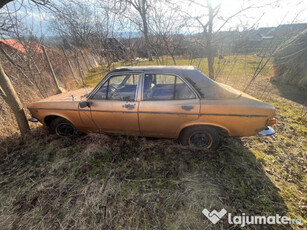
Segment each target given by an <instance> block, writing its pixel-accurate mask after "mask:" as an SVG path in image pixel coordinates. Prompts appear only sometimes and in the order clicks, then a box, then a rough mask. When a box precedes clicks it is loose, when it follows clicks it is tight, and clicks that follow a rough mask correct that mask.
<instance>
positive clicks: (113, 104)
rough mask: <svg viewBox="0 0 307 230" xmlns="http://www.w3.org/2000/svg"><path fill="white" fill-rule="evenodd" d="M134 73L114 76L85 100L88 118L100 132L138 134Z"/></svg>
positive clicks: (135, 75)
mask: <svg viewBox="0 0 307 230" xmlns="http://www.w3.org/2000/svg"><path fill="white" fill-rule="evenodd" d="M139 79H140V76H139V74H138V73H114V74H112V75H110V76H108V77H107V80H106V81H104V83H103V84H102V85H101V86H100V88H99V89H98V90H96V92H94V94H93V95H91V97H90V99H89V100H88V101H89V102H91V103H92V104H91V107H90V110H91V116H92V120H93V122H94V123H95V126H96V128H97V130H98V131H100V132H110V133H122V134H130V135H139V124H138V114H137V111H138V106H139V102H137V100H136V98H137V91H138V84H139Z"/></svg>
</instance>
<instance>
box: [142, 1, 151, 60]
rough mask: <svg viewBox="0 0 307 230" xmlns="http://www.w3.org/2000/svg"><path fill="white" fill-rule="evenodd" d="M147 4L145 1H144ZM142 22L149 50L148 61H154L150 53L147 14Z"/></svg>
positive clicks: (143, 16) (143, 15)
mask: <svg viewBox="0 0 307 230" xmlns="http://www.w3.org/2000/svg"><path fill="white" fill-rule="evenodd" d="M143 2H145V0H143ZM143 4H144V3H143ZM141 16H142V22H143V32H144V38H145V46H146V50H147V55H148V61H152V60H153V59H152V55H151V51H150V47H149V46H150V44H149V38H148V24H147V18H146V13H143V14H142V15H141Z"/></svg>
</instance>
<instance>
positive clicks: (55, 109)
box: [29, 108, 84, 111]
mask: <svg viewBox="0 0 307 230" xmlns="http://www.w3.org/2000/svg"><path fill="white" fill-rule="evenodd" d="M29 110H30V111H31V110H64V111H78V109H58V108H29ZM82 111H84V110H82Z"/></svg>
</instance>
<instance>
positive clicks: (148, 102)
mask: <svg viewBox="0 0 307 230" xmlns="http://www.w3.org/2000/svg"><path fill="white" fill-rule="evenodd" d="M199 112H200V100H199V98H198V97H197V95H196V93H195V92H194V91H193V89H192V88H191V87H190V86H189V85H188V84H187V83H186V82H185V81H184V80H183V78H181V77H180V76H179V75H176V74H163V73H151V74H150V73H145V74H144V75H143V84H142V100H141V102H140V105H139V123H140V131H141V135H144V136H156V137H177V136H176V134H177V132H178V129H179V128H180V127H182V126H183V125H184V124H186V123H189V122H191V121H193V120H197V119H198V118H199Z"/></svg>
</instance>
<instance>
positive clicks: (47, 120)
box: [44, 114, 73, 127]
mask: <svg viewBox="0 0 307 230" xmlns="http://www.w3.org/2000/svg"><path fill="white" fill-rule="evenodd" d="M57 118H63V119H65V120H67V121H69V122H70V123H72V122H71V120H70V119H68V118H67V117H66V116H63V115H60V114H48V115H47V116H45V117H44V124H45V125H46V126H47V127H49V126H50V124H51V122H52V121H54V120H55V119H57ZM72 124H73V123H72Z"/></svg>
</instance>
